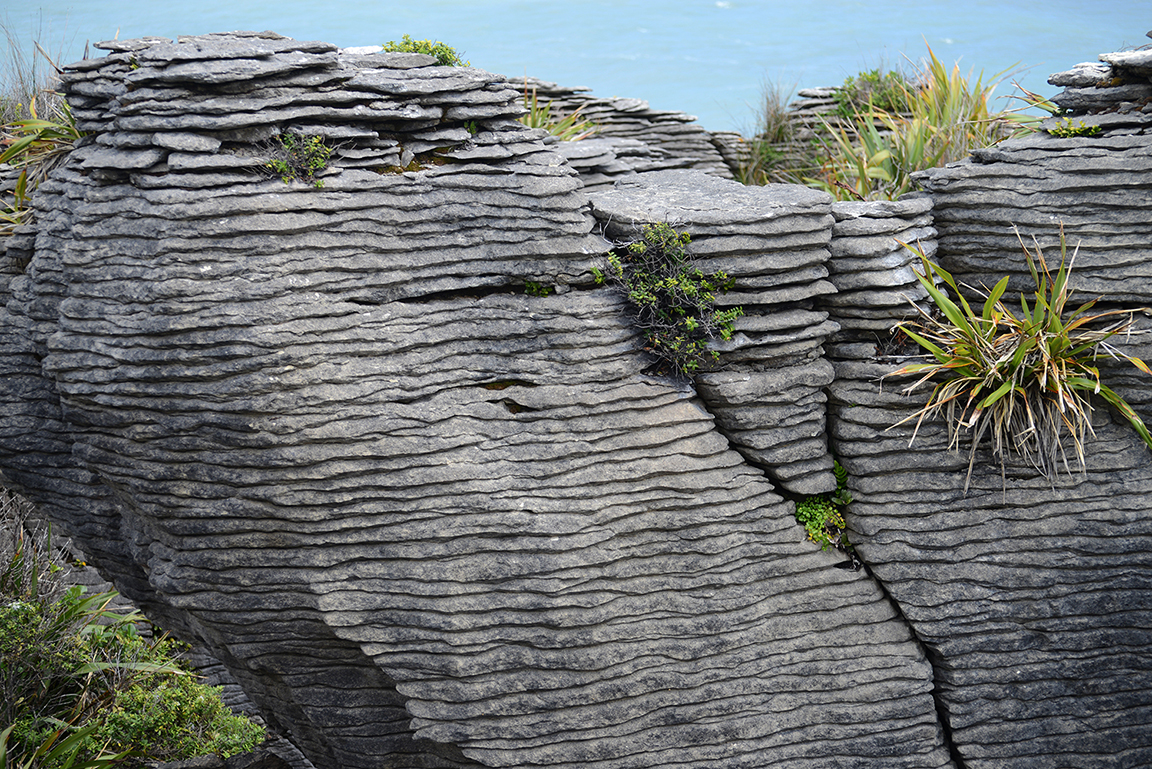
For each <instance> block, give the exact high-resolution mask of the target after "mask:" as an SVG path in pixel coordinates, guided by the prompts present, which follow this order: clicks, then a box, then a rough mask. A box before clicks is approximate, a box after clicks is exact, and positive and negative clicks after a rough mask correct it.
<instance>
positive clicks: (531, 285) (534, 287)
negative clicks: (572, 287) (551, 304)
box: [524, 280, 556, 296]
mask: <svg viewBox="0 0 1152 769" xmlns="http://www.w3.org/2000/svg"><path fill="white" fill-rule="evenodd" d="M524 293H525V294H527V295H528V296H551V295H552V294H554V293H556V289H554V288H553V287H552V286H547V285H544V284H543V283H537V282H536V281H534V280H527V281H524Z"/></svg>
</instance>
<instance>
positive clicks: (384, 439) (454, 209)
mask: <svg viewBox="0 0 1152 769" xmlns="http://www.w3.org/2000/svg"><path fill="white" fill-rule="evenodd" d="M105 47H106V48H108V49H109V50H111V51H112V53H111V54H110V55H109V56H107V57H104V58H102V59H98V60H89V61H85V62H81V63H79V64H77V65H75V66H71V67H68V68H67V69H66V72H65V75H64V78H63V80H64V88H65V90H66V91H67V92H69V93H76V94H77V97H78V98H79V100H80V101H79V102H78V103H77V106H76V109H75V114H76V115H77V119H78V122H79V123H80V124H81V127H82V129H83V130H85V131H87V132H89V133H90V135H91V136H92V138H91V140H90V143H89V144H87V145H86V146H82V147H79V148H78V149H76V150H74V151H73V153H71V155H70V156H69V159H68V161H67V162H66V163H65V164H64V166H62V167H61V168H60V169H58V170H57V171H56V172H54V174H53V176H52V178H51V179H49V180H48V181H47V182H45V183H44V185H43V186H42V187H41V188H40V190H39V192H38V193H37V196H36V216H37V222H36V231H35V234H34V235H32V234H31V233H29V232H25V233H23V234H21V235H19V236H17V237H16V238H15V239H14V240H13V241H12V242H11V243H10V244H9V245H8V248H7V251H6V252H5V258H6V262H5V267H4V270H3V272H2V273H0V274H3V275H4V276H5V277H4V282H3V283H0V289H2V291H3V301H2V302H0V308H2V309H0V401H2V404H3V405H2V406H0V415H2V416H0V468H2V469H3V477H4V482H5V483H6V484H10V485H12V486H14V487H18V488H20V489H21V490H22V491H23V492H25V493H26V494H27V495H28V496H29V498H31V499H33V500H34V501H35V502H36V504H37V505H38V506H39V507H40V508H41V509H42V510H44V511H45V512H46V513H47V514H48V515H50V516H51V517H52V518H53V520H54V521H55V522H56V523H57V524H58V525H59V526H60V528H61V529H62V530H63V531H65V532H66V533H68V534H69V535H71V536H73V537H75V538H76V540H77V541H80V542H83V543H84V545H85V549H86V551H87V552H89V553H90V556H91V560H92V562H93V563H95V564H97V565H98V566H99V567H100V569H101V572H102V573H103V574H104V575H105V576H106V577H108V578H109V579H111V580H112V581H113V582H114V583H115V585H116V586H117V588H118V589H120V590H121V591H122V592H123V593H124V595H125V596H127V597H128V598H131V599H132V600H133V601H134V602H136V603H137V604H138V605H140V606H141V607H143V608H144V609H145V610H146V611H147V612H148V613H149V614H150V616H153V617H155V618H156V619H157V621H159V622H160V623H161V624H162V625H163V626H164V627H166V628H168V629H171V630H172V631H173V632H175V633H177V634H179V635H181V636H183V637H185V638H190V639H194V640H197V641H198V642H199V643H201V644H202V645H203V646H204V647H205V648H207V649H208V650H209V651H210V652H211V654H212V655H213V656H214V657H215V658H216V659H218V660H219V661H220V662H221V663H222V664H223V665H224V666H225V667H226V668H227V670H228V671H229V673H230V674H231V675H232V677H233V678H234V680H235V681H236V682H237V683H238V684H239V685H240V686H241V687H243V689H244V691H245V692H246V693H247V695H248V696H249V697H250V699H251V700H252V701H253V702H254V703H255V704H256V705H257V706H258V707H259V709H260V711H261V713H262V714H263V717H264V718H265V720H266V721H267V723H268V726H269V728H270V730H271V731H273V732H274V733H277V734H285V735H288V736H289V737H290V738H291V739H292V741H293V743H294V744H295V745H296V746H298V747H299V748H300V750H301V751H302V752H303V753H304V754H305V755H306V756H307V757H308V758H309V759H310V760H311V761H312V762H313V763H314V764H315V765H316V766H321V767H342V768H345V769H377V768H380V769H382V768H383V767H386V766H387V767H394V766H403V767H409V768H410V769H451V768H463V767H481V766H485V767H528V766H552V767H571V768H572V769H576V767H579V768H580V769H594V768H597V767H598V768H600V769H626V768H627V769H640V768H641V767H653V768H655V767H667V766H671V765H679V766H685V767H689V766H692V767H701V768H703V767H708V769H714V768H720V769H728V768H730V769H736V768H737V767H747V768H748V769H751V768H752V767H757V768H758V767H762V766H767V765H777V766H789V767H826V766H848V765H851V766H858V767H877V769H880V768H881V767H883V768H884V769H888V768H889V767H898V768H900V767H907V768H908V769H912V768H916V769H919V768H920V767H948V766H952V765H953V764H952V762H951V760H950V757H949V754H948V750H947V748H946V745H945V742H944V736H943V733H942V729H941V724H940V720H939V718H938V716H937V713H936V709H935V704H934V701H933V698H932V689H933V681H932V676H933V672H932V667H931V665H930V663H929V661H928V659H927V658H926V657H925V656H924V654H923V651H922V649H921V647H920V645H919V643H918V642H917V640H916V639H915V637H914V636H913V635H912V633H911V632H910V629H909V625H908V623H907V622H906V621H905V620H904V619H903V618H901V617H900V616H899V614H898V613H897V611H896V610H895V608H894V606H893V604H892V603H891V602H890V600H889V599H888V597H887V596H886V594H885V592H884V591H883V590H882V589H881V587H880V585H879V584H878V583H877V582H875V581H874V580H873V579H872V578H871V577H870V576H869V575H868V574H867V573H866V572H861V571H852V570H841V569H835V568H831V567H832V566H833V565H834V564H836V563H837V562H838V561H839V560H842V559H840V558H839V557H838V556H836V555H833V554H831V553H823V552H820V551H819V550H817V549H816V548H814V547H813V546H812V545H811V544H810V543H808V542H806V541H805V538H804V535H803V531H802V529H801V528H800V527H799V526H798V525H797V524H796V522H795V520H794V517H793V510H794V508H793V504H794V503H793V502H792V501H791V500H790V499H787V498H785V497H784V496H783V495H782V494H781V493H780V488H781V487H786V486H789V485H790V487H791V488H794V489H797V490H800V491H804V490H808V489H813V490H815V489H825V488H828V482H829V480H830V478H831V474H830V473H829V472H828V465H829V463H830V462H829V455H828V452H827V447H826V442H825V438H824V433H825V427H824V408H825V404H824V398H825V396H824V393H823V389H824V387H825V386H826V385H827V383H828V379H829V376H830V370H831V369H830V366H829V364H828V363H827V362H826V361H824V360H823V354H822V345H823V342H824V340H825V339H826V338H827V337H828V335H829V334H830V333H832V331H833V330H834V329H835V324H834V323H833V322H831V321H829V320H828V319H827V313H826V312H825V311H824V310H821V309H819V308H817V307H816V299H817V298H818V297H820V296H823V295H827V294H828V293H830V292H831V291H833V290H834V289H833V287H832V285H831V283H829V282H828V280H827V278H828V269H827V262H828V259H829V251H828V244H829V240H830V237H831V232H830V231H831V228H832V226H833V221H834V220H833V217H832V215H831V212H830V211H831V202H830V200H828V199H827V197H826V196H823V195H821V194H819V193H814V192H811V191H806V190H801V189H794V188H778V189H774V190H773V189H767V190H758V191H754V190H744V189H743V188H740V187H739V186H738V185H735V184H734V183H732V182H723V184H722V186H709V184H706V183H705V182H704V181H701V178H700V177H703V179H704V180H712V181H713V182H715V183H717V184H721V182H722V180H720V179H717V178H716V177H714V176H708V175H707V174H703V173H701V172H700V171H696V172H694V173H695V174H696V175H695V176H693V177H683V176H676V175H672V176H663V175H661V174H655V175H652V174H634V175H629V176H628V178H629V179H643V178H649V177H651V182H648V183H646V184H650V183H654V184H655V185H656V187H657V189H656V190H650V189H648V188H647V187H646V186H645V185H644V184H641V185H639V186H627V185H622V186H621V187H619V188H616V189H615V190H611V191H605V192H598V193H595V195H591V196H590V195H589V194H588V192H587V191H586V189H585V187H584V184H583V183H582V181H581V178H580V176H579V175H578V173H577V171H576V170H575V169H574V167H573V165H572V164H570V163H569V162H568V160H567V159H566V157H565V155H564V154H562V153H561V152H558V151H557V149H556V148H555V147H554V145H551V144H548V143H546V142H545V140H544V137H543V135H542V133H541V132H537V131H532V130H529V129H526V128H524V127H523V126H521V125H520V124H519V123H517V122H515V121H514V120H513V119H512V118H514V117H516V116H517V115H518V114H520V112H521V111H522V106H521V99H522V95H521V94H520V92H519V90H518V87H517V86H516V85H515V84H514V83H512V84H509V81H507V80H506V79H505V78H503V77H502V76H499V75H493V74H490V73H485V72H482V71H480V70H476V69H471V68H464V69H447V68H442V67H438V66H435V65H433V64H432V63H431V62H429V61H427V60H426V58H425V57H413V56H396V55H388V54H373V53H367V52H360V51H357V52H347V53H340V52H338V51H336V50H335V49H334V47H332V46H329V45H327V44H324V43H312V42H298V41H293V40H289V39H287V38H283V37H281V36H279V35H275V34H274V33H234V34H222V35H209V36H197V37H190V38H180V39H178V40H177V41H176V42H172V41H167V40H156V39H141V40H136V41H119V42H114V43H111V44H108V45H106V46H105ZM133 57H135V59H136V64H137V67H138V68H137V69H133V68H132V66H131V63H132V62H131V59H132V58H133ZM252 78H255V79H252ZM129 83H131V84H133V85H134V86H135V87H136V90H130V89H128V88H126V87H125V88H121V87H119V86H120V85H127V84H129ZM94 85H98V87H87V86H94ZM81 94H82V95H81ZM594 108H595V109H596V110H601V113H602V114H608V113H609V112H611V113H612V114H617V115H621V116H628V120H632V121H634V122H633V123H627V122H619V123H618V126H619V127H618V129H617V131H618V133H617V134H615V136H617V137H619V136H622V135H624V134H627V133H628V132H629V131H631V130H632V129H633V128H635V129H636V130H638V131H639V130H641V129H643V131H648V132H651V131H653V130H657V129H658V131H659V136H660V137H661V138H660V139H659V141H655V142H650V141H647V140H646V141H645V144H646V145H648V146H652V145H653V144H657V145H659V148H660V149H659V151H658V152H657V151H656V150H652V151H651V154H646V153H647V152H648V151H647V150H644V149H642V148H640V147H637V146H636V145H635V144H633V143H631V141H619V140H618V139H613V142H614V145H613V147H614V148H613V149H612V152H613V153H616V156H617V158H620V157H625V158H631V159H632V160H635V161H636V162H637V163H639V164H640V166H643V167H647V166H646V165H645V164H647V163H649V162H653V163H661V162H663V161H665V160H667V159H668V158H684V157H690V156H691V157H703V156H702V155H694V154H693V153H697V150H700V151H703V150H704V149H705V146H706V145H707V146H708V147H710V146H711V145H710V144H708V143H707V140H706V137H705V136H704V135H703V133H702V132H701V131H700V130H699V129H698V128H696V127H694V126H692V125H691V124H690V123H691V121H690V120H688V119H687V116H681V115H679V113H675V114H665V113H657V112H654V111H652V110H650V109H648V107H647V105H645V104H644V103H642V102H639V101H637V100H607V101H606V102H605V103H603V104H600V103H589V111H594ZM623 120H624V118H623V117H622V118H621V121H623ZM471 121H475V123H474V124H473V123H471ZM290 130H296V131H298V132H306V133H308V134H311V135H317V136H323V137H327V141H328V142H329V143H330V146H331V147H332V154H331V157H330V159H329V162H328V164H327V168H326V169H324V170H323V172H322V173H321V174H320V176H319V180H320V181H321V182H322V183H323V186H315V185H313V184H309V183H307V182H304V181H300V180H296V181H291V182H289V183H285V182H283V181H282V180H281V179H280V178H279V177H278V176H275V175H273V174H270V173H267V172H261V170H260V169H261V167H262V166H261V164H262V163H263V162H264V160H265V159H266V158H268V157H269V153H270V149H271V145H270V144H269V142H270V141H271V140H274V137H275V136H276V135H278V134H281V133H282V132H284V131H290ZM649 135H650V134H649ZM629 138H630V137H629V136H626V135H625V136H624V139H629ZM637 141H639V140H637ZM630 153H632V154H630ZM676 153H681V154H676ZM599 157H600V156H598V155H597V156H594V157H590V158H589V159H590V160H595V161H596V163H597V165H595V166H594V167H593V168H594V169H598V170H596V173H601V174H602V175H603V176H605V177H608V176H610V175H611V174H614V173H615V172H616V170H617V169H615V168H613V167H612V165H611V164H612V161H611V160H606V161H600V160H598V158H599ZM573 160H579V158H577V157H575V155H574V156H573ZM677 162H679V161H677ZM693 162H696V161H693ZM710 162H711V161H709V160H707V159H706V158H705V159H704V161H702V163H703V165H705V166H707V165H709V163H710ZM636 167H639V166H637V165H632V166H631V168H632V170H635V169H636ZM662 173H663V174H668V173H671V172H667V171H664V172H662ZM723 185H728V186H723ZM693 187H695V188H696V190H697V191H696V193H695V200H696V201H697V203H693V204H691V205H688V203H689V201H690V200H691V199H692V198H691V195H690V194H689V193H690V190H691V189H692V188H693ZM713 194H715V195H717V197H716V199H715V200H714V201H712V202H711V203H709V204H708V205H707V206H703V207H702V206H701V205H699V201H700V200H701V199H702V198H707V197H708V196H711V195H713ZM661 196H664V197H665V198H666V200H665V202H664V203H660V202H659V201H660V198H661ZM614 199H615V202H613V200H614ZM642 199H643V200H647V201H649V203H650V204H652V205H655V206H656V208H661V207H663V208H668V207H671V208H673V209H675V210H676V212H677V216H678V218H679V219H680V221H679V222H678V224H681V225H683V226H685V227H687V228H689V229H691V230H693V234H698V236H699V237H698V242H699V244H700V245H701V247H702V250H703V252H704V253H703V254H702V259H704V260H706V261H707V262H708V263H710V264H715V265H721V264H723V265H726V268H729V269H731V271H732V273H733V275H734V276H735V277H736V278H737V286H736V289H735V292H734V293H735V295H736V296H739V297H741V300H742V301H744V300H745V299H746V300H747V304H748V309H749V314H748V316H747V317H746V318H745V319H743V320H742V321H741V327H740V328H741V330H740V333H739V337H738V339H737V340H736V343H735V344H734V345H733V346H732V347H731V348H730V349H728V350H726V351H725V352H724V355H725V356H727V357H728V358H730V359H731V360H732V361H733V365H732V366H731V368H730V371H729V373H728V374H726V375H723V376H721V375H715V376H711V375H710V376H711V378H710V379H707V380H704V379H702V380H701V382H700V384H699V385H698V386H695V387H694V386H693V385H691V384H689V383H686V382H679V381H674V380H669V379H666V378H658V377H652V376H648V375H646V374H644V373H643V370H644V368H645V365H646V361H645V358H644V353H643V351H642V349H641V347H642V345H641V343H640V338H639V334H638V333H637V330H636V329H635V328H634V327H633V326H632V324H631V323H630V321H629V320H628V312H627V306H626V302H625V300H624V299H623V298H622V297H620V296H618V295H617V294H616V293H614V292H613V291H611V290H609V289H607V288H601V287H597V286H596V285H595V283H594V281H593V279H592V271H591V269H592V267H594V266H596V265H597V264H598V262H599V260H601V259H603V258H604V254H605V253H606V251H607V249H608V248H609V244H608V242H607V241H606V240H605V239H604V238H603V237H601V235H600V234H599V233H600V229H601V228H600V224H599V222H598V221H597V217H600V216H602V215H603V214H604V212H606V211H612V210H615V209H616V208H619V209H620V210H621V211H628V212H629V213H628V214H627V216H628V218H629V219H631V217H632V212H634V211H637V210H639V208H640V207H642V206H641V203H642ZM729 205H731V206H732V210H731V212H730V213H728V214H726V213H725V212H724V211H723V210H720V209H721V207H724V206H729ZM663 213H664V211H663V210H660V211H657V210H655V208H651V206H650V210H649V214H650V215H653V216H656V215H662V214H663ZM710 239H711V241H712V242H711V245H709V241H710ZM530 281H531V282H539V283H542V284H544V285H547V286H549V287H552V288H554V289H555V293H554V294H552V295H550V296H534V295H530V294H528V293H525V290H524V287H525V285H526V284H527V283H528V282H530ZM710 404H714V406H715V409H716V411H712V410H711V409H712V408H713V406H712V405H710ZM724 424H727V425H728V427H727V428H725V427H724V426H723V425H724ZM718 425H719V427H718ZM729 432H730V434H731V436H732V439H733V440H732V442H731V443H730V440H729V438H728V437H726V435H727V434H728V433H729ZM777 484H779V486H778V485H777Z"/></svg>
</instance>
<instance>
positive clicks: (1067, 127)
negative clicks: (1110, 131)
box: [1048, 118, 1104, 139]
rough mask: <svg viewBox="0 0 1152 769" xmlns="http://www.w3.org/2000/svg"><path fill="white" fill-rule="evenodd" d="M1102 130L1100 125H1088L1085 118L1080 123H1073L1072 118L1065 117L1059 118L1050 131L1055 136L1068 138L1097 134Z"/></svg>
mask: <svg viewBox="0 0 1152 769" xmlns="http://www.w3.org/2000/svg"><path fill="white" fill-rule="evenodd" d="M1102 130H1104V129H1102V128H1101V127H1100V126H1098V125H1088V124H1087V123H1085V122H1084V121H1083V120H1081V121H1080V122H1079V123H1073V122H1072V119H1071V118H1064V119H1063V120H1057V121H1056V122H1055V123H1054V124H1053V125H1052V126H1051V127H1050V128H1049V129H1048V133H1050V134H1052V135H1053V136H1059V137H1060V138H1062V139H1068V138H1071V137H1073V136H1096V135H1097V134H1099V133H1100V132H1101V131H1102Z"/></svg>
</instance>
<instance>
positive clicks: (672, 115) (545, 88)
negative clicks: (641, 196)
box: [511, 77, 732, 186]
mask: <svg viewBox="0 0 1152 769" xmlns="http://www.w3.org/2000/svg"><path fill="white" fill-rule="evenodd" d="M511 82H513V83H518V84H519V85H520V87H521V88H522V89H524V90H525V91H526V93H527V94H528V99H529V100H531V98H532V96H533V95H534V96H535V98H536V100H537V103H538V104H540V105H541V106H543V105H545V104H550V105H551V109H552V114H553V115H555V116H560V115H569V114H572V113H573V112H576V111H577V110H579V114H580V118H581V119H582V120H587V121H589V122H591V123H593V124H594V125H595V126H596V127H597V132H596V136H597V137H599V138H603V139H610V140H619V139H625V140H631V141H634V142H640V143H641V144H643V145H645V146H647V147H648V148H649V152H650V153H651V156H649V157H637V156H636V155H635V154H634V152H633V151H632V150H631V148H630V146H629V145H628V144H619V145H616V146H617V147H619V150H618V151H617V152H616V162H617V163H618V164H619V165H620V166H627V167H630V168H632V169H633V170H635V171H637V172H643V171H652V170H658V169H657V168H654V167H653V164H652V157H655V158H657V159H659V160H660V161H661V162H662V166H663V167H664V168H678V167H683V168H694V169H696V170H699V171H706V172H707V173H709V174H712V175H714V176H718V177H720V178H722V179H731V178H732V167H731V166H730V164H729V163H728V162H726V160H725V157H724V151H727V150H726V149H725V150H724V151H722V148H723V147H725V145H724V143H723V142H722V141H720V142H718V141H716V140H715V139H714V138H713V136H712V134H710V133H709V132H708V131H706V130H705V129H704V128H702V127H701V126H699V125H697V124H696V122H695V121H696V118H695V117H693V116H692V115H688V114H685V113H683V112H670V111H667V110H654V109H652V108H651V107H649V106H648V102H646V101H643V100H641V99H629V98H621V97H616V96H614V97H611V98H600V97H596V96H593V95H592V93H591V92H590V89H588V88H582V87H578V88H566V87H563V86H559V85H557V84H556V83H549V82H547V81H544V80H539V79H537V78H533V77H529V78H519V79H512V80H511ZM584 173H585V172H584V171H583V169H581V174H582V175H584ZM600 174H603V175H605V176H609V177H610V176H611V175H612V174H611V173H605V172H604V171H603V170H594V171H593V172H592V173H588V174H587V176H588V178H589V180H590V181H591V182H592V183H591V185H589V186H599V185H601V184H603V182H604V180H603V179H601V178H600Z"/></svg>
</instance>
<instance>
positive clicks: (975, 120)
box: [805, 48, 1023, 200]
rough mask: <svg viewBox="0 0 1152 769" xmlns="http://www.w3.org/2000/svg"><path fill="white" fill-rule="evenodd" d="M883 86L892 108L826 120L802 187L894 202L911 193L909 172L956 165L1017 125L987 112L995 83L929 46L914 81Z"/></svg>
mask: <svg viewBox="0 0 1152 769" xmlns="http://www.w3.org/2000/svg"><path fill="white" fill-rule="evenodd" d="M889 87H890V88H892V89H896V90H899V91H903V95H902V96H901V97H900V98H899V99H897V100H896V101H899V102H900V104H899V109H898V110H894V109H887V108H884V107H882V106H880V104H878V103H875V102H866V103H865V106H864V107H863V108H861V109H858V110H857V111H856V112H853V113H852V114H850V115H848V116H847V117H846V119H844V120H839V121H837V122H836V124H835V125H833V124H832V123H830V122H828V121H825V123H824V131H823V134H824V135H825V136H830V137H831V141H830V142H829V143H828V145H827V152H826V160H825V162H824V164H823V166H822V168H821V170H820V173H819V174H817V175H815V176H812V177H809V178H807V179H806V180H805V182H806V183H807V184H809V185H811V186H813V187H816V188H818V189H823V190H825V191H827V192H829V193H830V194H832V195H833V196H834V197H836V198H839V199H847V198H855V199H867V200H892V199H895V198H898V197H900V196H901V195H903V194H904V193H906V192H908V191H909V190H911V189H912V175H913V174H914V173H915V172H917V171H923V170H926V169H928V168H934V167H937V166H942V165H945V164H947V163H951V162H953V161H956V160H962V159H964V158H965V157H967V156H968V154H969V152H971V150H973V149H976V148H982V147H990V146H992V145H993V144H995V143H997V142H998V141H1000V140H1001V139H1004V138H1007V136H1008V134H1009V133H1010V131H1008V130H1007V126H1008V125H1009V124H1018V125H1022V124H1023V121H1022V119H1021V118H1019V117H1018V116H1016V115H1014V114H1013V113H1010V112H993V111H991V110H990V109H989V106H988V104H989V100H990V99H991V96H992V92H993V90H994V89H995V85H994V84H993V85H985V84H984V83H983V77H982V76H977V77H976V78H975V79H974V80H973V79H972V78H971V76H964V75H962V74H961V73H960V68H959V65H953V66H952V68H951V69H949V68H947V67H946V66H944V64H943V63H942V62H941V61H940V60H939V59H938V58H937V57H936V54H935V53H934V52H933V51H932V49H931V48H929V49H928V60H927V62H926V63H925V66H924V68H923V69H922V70H921V71H920V72H919V73H918V74H917V75H916V77H915V79H913V80H911V81H907V82H903V81H900V80H894V81H892V82H891V84H890V86H889ZM884 98H885V99H886V102H887V103H889V104H891V102H892V101H893V99H892V98H890V97H888V96H885V97H884Z"/></svg>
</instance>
